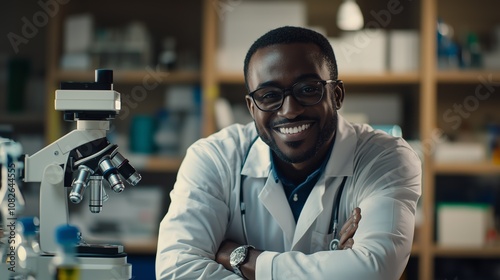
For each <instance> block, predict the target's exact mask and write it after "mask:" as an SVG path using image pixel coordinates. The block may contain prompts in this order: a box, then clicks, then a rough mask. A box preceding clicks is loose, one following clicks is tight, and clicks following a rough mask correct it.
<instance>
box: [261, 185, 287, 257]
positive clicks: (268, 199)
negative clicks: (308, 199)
mask: <svg viewBox="0 0 500 280" xmlns="http://www.w3.org/2000/svg"><path fill="white" fill-rule="evenodd" d="M259 200H260V201H261V203H262V204H263V205H264V207H266V209H267V211H269V213H270V214H271V216H272V217H273V218H274V220H275V221H276V222H277V223H278V225H279V226H280V227H281V230H282V231H283V234H284V236H285V238H286V241H287V242H286V243H287V244H291V243H292V239H293V236H294V232H295V219H294V218H293V214H292V211H291V209H290V207H288V201H287V200H286V195H285V192H284V191H283V187H282V186H281V184H279V183H277V182H276V181H274V179H273V176H269V177H268V178H267V182H266V185H265V186H264V189H263V190H262V191H261V192H260V194H259ZM286 249H287V250H288V248H286Z"/></svg>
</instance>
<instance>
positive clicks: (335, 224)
mask: <svg viewBox="0 0 500 280" xmlns="http://www.w3.org/2000/svg"><path fill="white" fill-rule="evenodd" d="M346 180H347V176H345V177H344V179H342V183H341V184H340V186H339V189H338V190H337V197H336V198H335V205H334V206H333V212H332V225H331V228H332V237H333V240H332V241H330V246H329V248H328V249H329V250H330V251H335V250H337V249H338V248H339V245H340V240H339V239H338V238H337V229H338V223H339V208H340V199H341V198H342V192H343V191H344V186H345V181H346Z"/></svg>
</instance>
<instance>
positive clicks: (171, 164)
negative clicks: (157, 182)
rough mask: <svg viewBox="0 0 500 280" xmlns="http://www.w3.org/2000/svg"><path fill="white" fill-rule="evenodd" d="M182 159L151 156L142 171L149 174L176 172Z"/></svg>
mask: <svg viewBox="0 0 500 280" xmlns="http://www.w3.org/2000/svg"><path fill="white" fill-rule="evenodd" d="M181 162H182V158H181V157H179V158H167V157H163V156H151V157H149V159H148V160H147V162H146V164H145V166H144V167H143V169H144V170H145V171H150V172H177V170H178V169H179V167H180V166H181Z"/></svg>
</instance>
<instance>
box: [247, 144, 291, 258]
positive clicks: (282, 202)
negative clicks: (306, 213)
mask: <svg viewBox="0 0 500 280" xmlns="http://www.w3.org/2000/svg"><path fill="white" fill-rule="evenodd" d="M270 153H271V152H270V150H269V146H268V145H267V144H266V143H264V142H263V141H262V140H261V139H260V138H259V139H257V140H256V141H255V143H254V145H253V146H252V147H251V148H250V151H249V152H248V156H247V159H246V161H245V164H244V165H243V168H242V170H241V174H242V175H244V176H248V177H253V178H267V180H266V184H265V185H264V187H263V189H262V191H261V192H260V193H259V201H260V203H262V205H264V207H265V208H266V209H267V211H268V212H269V214H270V215H271V216H272V217H273V219H274V220H275V221H276V223H278V225H279V226H280V228H281V230H282V231H283V234H284V236H285V238H286V243H287V247H289V246H290V244H291V243H292V239H293V235H294V232H295V219H294V218H293V214H292V210H291V209H290V207H288V201H287V200H286V195H285V192H284V191H283V187H282V186H281V184H280V183H279V182H276V181H274V178H273V176H272V174H270V173H271V158H270ZM287 249H289V248H287Z"/></svg>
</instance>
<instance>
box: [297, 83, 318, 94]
mask: <svg viewBox="0 0 500 280" xmlns="http://www.w3.org/2000/svg"><path fill="white" fill-rule="evenodd" d="M319 91H320V90H319V88H318V87H317V86H312V85H305V86H302V87H301V88H300V93H301V94H306V95H311V94H316V93H318V92H319Z"/></svg>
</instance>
